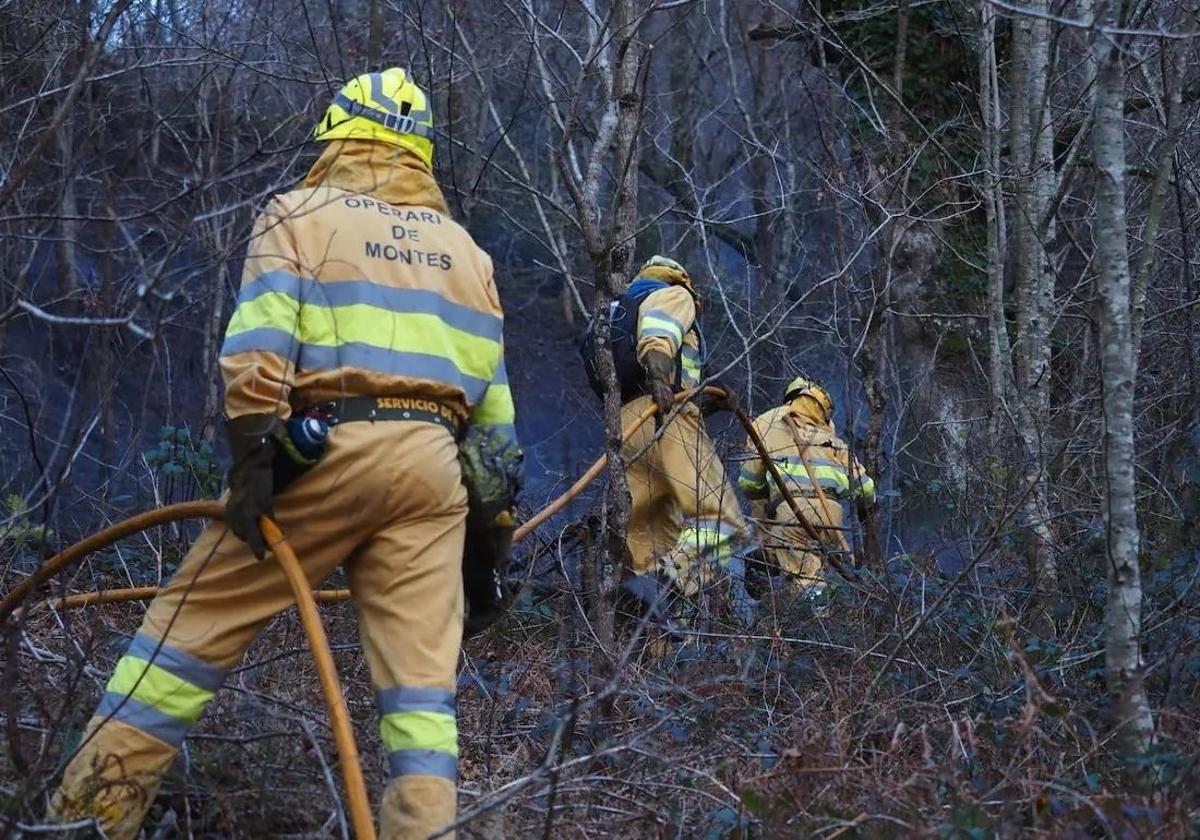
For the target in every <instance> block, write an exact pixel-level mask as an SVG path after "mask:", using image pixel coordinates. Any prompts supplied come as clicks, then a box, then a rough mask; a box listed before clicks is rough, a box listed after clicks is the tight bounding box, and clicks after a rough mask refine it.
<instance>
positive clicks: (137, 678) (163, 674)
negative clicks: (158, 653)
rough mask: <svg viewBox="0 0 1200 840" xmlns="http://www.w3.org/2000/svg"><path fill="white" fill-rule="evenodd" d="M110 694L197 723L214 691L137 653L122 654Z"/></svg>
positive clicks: (111, 684) (109, 685) (110, 686)
mask: <svg viewBox="0 0 1200 840" xmlns="http://www.w3.org/2000/svg"><path fill="white" fill-rule="evenodd" d="M106 690H107V691H108V692H109V693H110V694H118V695H122V696H125V697H132V698H133V699H134V700H137V701H138V702H140V703H144V704H146V705H147V706H151V707H153V708H154V709H156V710H158V711H160V712H162V713H163V714H165V715H170V716H171V717H173V718H176V719H178V720H183V721H187V722H188V723H195V722H196V721H197V720H199V719H200V715H201V714H202V713H203V712H204V707H205V706H207V705H208V701H209V700H211V699H212V698H213V692H211V691H207V690H205V689H203V688H199V687H197V686H195V685H192V684H191V683H190V682H188V681H187V680H183V679H180V678H179V677H177V676H175V675H174V674H172V673H170V672H169V671H167V670H165V669H163V668H160V667H158V666H157V665H152V664H151V663H149V662H147V661H146V660H144V659H138V658H137V657H134V656H122V657H121V660H120V661H119V662H118V663H117V667H116V669H115V670H114V671H113V675H112V677H111V678H110V679H109V681H108V687H107V689H106Z"/></svg>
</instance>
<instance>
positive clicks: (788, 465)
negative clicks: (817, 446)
mask: <svg viewBox="0 0 1200 840" xmlns="http://www.w3.org/2000/svg"><path fill="white" fill-rule="evenodd" d="M775 466H776V467H778V468H779V471H780V472H781V473H783V474H784V475H787V476H790V477H791V478H794V479H796V480H797V482H799V483H804V484H812V482H813V481H816V482H818V483H820V485H821V486H822V487H823V488H832V489H833V490H834V491H835V492H838V493H849V492H850V478H849V476H847V475H846V471H845V470H843V469H842V468H841V467H831V466H825V465H823V464H812V477H811V478H809V471H808V470H807V469H805V468H804V464H803V462H801V461H800V459H798V458H797V459H795V460H792V459H790V458H789V459H788V460H786V461H784V460H776V461H775Z"/></svg>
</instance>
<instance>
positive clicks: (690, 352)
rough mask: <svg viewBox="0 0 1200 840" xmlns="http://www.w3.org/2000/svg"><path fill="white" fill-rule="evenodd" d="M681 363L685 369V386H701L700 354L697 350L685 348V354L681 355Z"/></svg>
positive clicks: (685, 346)
mask: <svg viewBox="0 0 1200 840" xmlns="http://www.w3.org/2000/svg"><path fill="white" fill-rule="evenodd" d="M679 361H680V362H681V363H682V367H683V382H684V384H685V385H699V384H700V379H701V369H702V366H701V364H700V354H699V353H698V352H697V351H696V350H695V348H692V347H688V346H687V345H686V344H685V345H684V346H683V352H681V353H680V354H679Z"/></svg>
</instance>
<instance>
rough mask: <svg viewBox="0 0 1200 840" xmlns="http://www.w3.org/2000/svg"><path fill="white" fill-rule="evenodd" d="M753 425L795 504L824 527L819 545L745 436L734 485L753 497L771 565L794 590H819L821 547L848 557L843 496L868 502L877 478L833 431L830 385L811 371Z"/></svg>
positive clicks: (810, 592)
mask: <svg viewBox="0 0 1200 840" xmlns="http://www.w3.org/2000/svg"><path fill="white" fill-rule="evenodd" d="M754 428H755V431H757V432H758V434H759V436H760V437H761V438H762V440H763V443H764V444H766V449H767V451H768V452H769V453H770V454H771V460H772V461H773V462H774V463H775V466H776V468H777V469H778V470H779V472H780V474H781V475H782V476H783V478H784V480H785V481H786V482H787V483H788V485H789V486H788V489H789V490H790V491H791V493H792V496H793V498H794V499H795V500H796V503H797V506H798V507H799V508H800V512H801V513H802V514H803V515H804V518H805V519H806V520H807V521H808V523H809V524H810V525H812V526H813V527H814V528H815V529H816V531H817V533H818V534H820V535H821V541H820V545H813V540H812V538H811V537H810V536H809V535H808V533H806V531H805V530H804V528H803V527H801V526H800V525H799V524H797V523H796V516H795V514H794V513H793V512H792V508H791V506H790V505H788V503H787V500H785V499H784V498H783V494H782V492H781V491H780V489H779V487H778V486H777V485H776V484H775V482H774V480H773V479H772V478H771V477H770V476H769V475H768V473H767V468H766V465H765V464H763V462H762V460H761V458H760V457H759V456H758V454H757V450H756V449H755V448H754V446H753V443H752V442H751V441H750V440H749V439H747V441H746V449H747V450H748V451H749V453H750V455H749V456H748V458H747V460H746V461H744V462H743V464H742V468H741V471H740V473H739V474H738V485H739V486H740V487H741V488H742V489H743V490H744V491H745V492H746V495H747V496H749V497H750V499H751V500H752V505H753V509H754V510H753V512H754V516H755V519H757V520H759V522H760V526H759V529H760V533H759V539H760V542H761V544H762V546H763V549H764V550H765V552H766V555H767V557H768V559H769V560H770V564H771V566H772V567H773V568H772V571H775V572H781V573H783V574H784V575H785V576H786V578H787V580H788V581H790V582H791V584H792V587H793V588H794V589H795V590H797V591H799V592H804V593H806V594H808V595H810V596H814V597H815V596H819V595H820V594H821V593H823V592H824V590H825V586H826V576H825V567H824V557H823V555H824V554H826V553H836V554H838V555H840V556H841V558H842V559H843V561H844V562H847V563H848V562H851V561H852V559H853V558H852V557H851V554H850V546H849V543H848V542H847V540H846V535H845V529H844V522H845V515H844V511H843V510H842V504H843V502H844V501H845V500H849V499H854V500H856V501H857V502H859V503H860V504H873V503H874V501H875V482H874V481H873V480H872V479H871V477H870V476H869V475H867V474H866V472H864V470H863V468H862V465H861V464H860V463H859V462H858V459H857V458H855V457H854V455H853V454H851V452H850V448H849V447H848V446H847V445H846V443H845V442H844V441H843V440H842V439H841V438H839V437H838V436H837V434H836V433H835V431H834V428H833V400H832V398H830V396H829V392H828V391H826V390H825V388H823V387H822V386H821V385H819V384H818V383H816V382H815V381H813V380H811V379H808V378H806V377H803V376H798V377H796V378H795V379H793V380H792V381H791V382H790V383H789V384H788V386H787V388H786V389H785V390H784V395H783V404H782V405H780V406H778V407H776V408H773V409H771V410H770V411H768V412H766V413H765V414H761V415H759V416H758V417H757V418H755V420H754Z"/></svg>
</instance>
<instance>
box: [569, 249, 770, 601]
mask: <svg viewBox="0 0 1200 840" xmlns="http://www.w3.org/2000/svg"><path fill="white" fill-rule="evenodd" d="M699 309H700V304H699V300H698V297H697V294H696V290H695V288H694V287H693V285H692V279H691V277H690V276H689V275H688V272H687V271H686V270H685V269H684V267H683V266H682V265H680V264H679V263H678V262H676V261H675V260H671V259H667V258H666V257H661V256H655V257H652V258H651V259H650V260H649V261H648V262H647V263H646V264H645V265H643V266H642V267H641V269H640V270H639V271H638V274H637V276H636V277H635V278H634V280H633V282H632V283H631V284H630V285H629V287H628V289H627V290H626V291H625V293H624V294H623V295H622V296H621V297H620V298H618V299H617V300H616V301H614V304H613V310H612V318H611V327H610V344H611V347H612V352H613V360H614V362H615V364H616V369H617V379H618V384H619V385H620V388H621V401H622V407H621V422H622V425H628V424H629V423H630V422H632V421H633V420H634V419H635V418H637V417H638V416H639V415H641V414H642V413H643V412H644V411H645V410H646V408H647V407H648V406H650V405H654V407H655V409H656V410H657V413H658V422H656V423H644V424H642V426H641V427H640V428H639V429H638V431H636V432H635V433H634V434H633V435H632V436H631V437H630V439H629V440H628V441H626V443H625V445H624V447H623V448H622V450H621V453H622V456H623V460H624V463H625V471H626V477H627V480H628V483H629V492H630V494H631V496H632V511H631V516H630V520H629V532H628V543H627V544H628V549H629V553H628V557H627V558H626V562H627V564H628V566H627V568H626V570H625V574H624V582H623V585H622V595H623V600H624V601H625V602H626V604H627V605H629V606H630V607H632V609H633V611H634V612H635V614H636V613H638V612H642V611H644V610H647V609H650V610H652V611H654V612H655V613H660V612H661V610H662V608H663V606H664V605H665V602H666V599H667V597H668V596H671V595H673V594H674V595H681V596H683V599H684V602H683V604H679V605H677V606H678V607H680V608H682V607H684V606H688V605H690V604H692V603H694V599H695V598H696V596H697V595H698V594H700V593H701V591H703V590H704V589H705V588H706V587H708V586H709V585H710V584H712V583H714V582H715V581H717V580H718V579H722V578H727V579H728V580H729V582H731V583H732V587H731V589H730V591H729V596H730V598H731V600H732V602H733V604H732V605H733V607H734V609H735V611H737V612H738V615H739V618H741V619H742V620H746V619H747V618H748V616H747V615H746V614H745V612H746V610H747V609H748V608H749V605H748V603H747V602H746V600H745V596H744V591H743V590H742V587H741V580H742V577H741V569H740V565H739V564H740V563H741V555H742V554H743V553H744V552H745V551H746V549H747V547H748V546H747V544H748V542H749V536H750V535H749V530H748V528H747V526H746V521H745V519H744V518H743V516H742V512H741V508H740V506H739V504H738V500H737V496H736V494H735V493H734V491H733V488H732V486H731V485H730V483H729V482H728V481H727V480H726V477H725V468H724V466H723V465H722V463H721V459H720V458H719V457H717V453H716V450H715V449H714V448H713V444H712V441H711V440H710V439H709V437H708V432H707V430H706V429H705V427H704V418H705V417H706V416H707V415H709V414H711V413H712V412H714V411H717V410H721V409H723V408H729V407H731V406H732V404H733V403H732V400H733V399H734V397H733V395H732V393H730V394H729V397H728V398H720V397H716V398H714V397H711V396H709V395H705V396H702V397H700V398H699V404H697V403H696V402H692V401H689V402H687V403H684V404H683V405H682V406H681V407H680V408H679V411H678V413H677V415H676V416H675V418H674V419H673V420H672V421H671V422H670V423H669V424H667V426H666V427H665V428H661V430H660V429H659V424H660V423H661V420H662V418H664V417H666V416H667V414H668V413H669V412H670V411H671V410H672V409H673V408H674V405H675V396H676V392H677V391H680V390H683V389H688V388H695V387H697V386H698V385H699V384H700V382H701V379H702V361H703V356H704V342H703V338H702V336H701V334H700V329H699V324H698V315H699ZM584 358H585V362H587V363H589V364H590V362H591V358H592V356H591V353H589V351H588V346H587V343H586V342H585V348H584ZM588 373H589V378H590V379H591V380H592V384H593V388H595V389H596V390H597V392H601V388H600V384H599V381H598V376H597V375H596V373H595V370H594V368H592V367H589V369H588ZM660 432H661V433H660ZM656 435H657V437H656ZM685 612H686V610H681V609H676V610H675V613H676V616H675V617H676V619H680V618H683V617H684V613H685Z"/></svg>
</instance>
